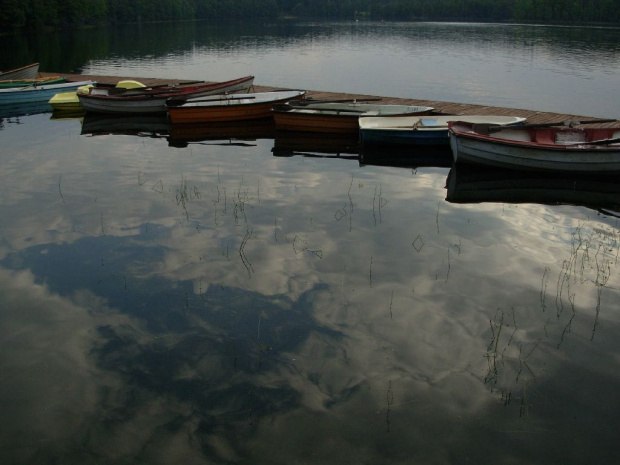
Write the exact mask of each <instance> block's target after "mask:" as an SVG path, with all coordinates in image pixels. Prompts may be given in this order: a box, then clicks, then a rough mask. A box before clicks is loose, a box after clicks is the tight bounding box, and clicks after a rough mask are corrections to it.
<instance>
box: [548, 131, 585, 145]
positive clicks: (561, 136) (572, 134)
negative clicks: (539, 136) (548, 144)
mask: <svg viewBox="0 0 620 465" xmlns="http://www.w3.org/2000/svg"><path fill="white" fill-rule="evenodd" d="M554 142H555V144H556V145H569V144H578V143H579V142H586V132H585V131H584V130H583V129H566V130H562V131H557V132H556V134H555V140H554Z"/></svg>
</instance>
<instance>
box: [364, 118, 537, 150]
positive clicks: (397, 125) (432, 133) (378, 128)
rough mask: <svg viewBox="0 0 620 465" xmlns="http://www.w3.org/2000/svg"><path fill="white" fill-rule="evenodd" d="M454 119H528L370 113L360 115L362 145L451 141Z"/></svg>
mask: <svg viewBox="0 0 620 465" xmlns="http://www.w3.org/2000/svg"><path fill="white" fill-rule="evenodd" d="M454 120H458V121H467V122H470V123H481V124H493V125H498V126H503V125H513V124H521V123H523V122H525V118H521V117H519V116H487V115H459V116H443V115H442V116H384V117H371V116H368V117H363V118H360V119H359V127H360V139H361V141H362V146H401V147H402V146H416V145H448V144H449V140H448V123H449V122H450V121H454Z"/></svg>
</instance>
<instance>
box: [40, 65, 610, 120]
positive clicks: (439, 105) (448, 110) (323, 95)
mask: <svg viewBox="0 0 620 465" xmlns="http://www.w3.org/2000/svg"><path fill="white" fill-rule="evenodd" d="M39 74H40V76H41V77H45V76H58V75H60V76H63V77H65V78H67V80H69V81H87V80H92V81H96V82H100V83H102V84H116V83H117V82H118V81H122V80H129V79H131V80H136V81H140V82H141V83H143V84H145V85H147V86H155V85H162V84H184V83H189V82H195V81H189V80H184V79H161V78H141V77H122V76H93V75H88V74H65V73H39ZM272 90H281V88H278V87H268V86H260V85H254V91H256V92H267V91H272ZM305 90H306V91H307V94H306V96H307V97H309V98H313V99H319V100H349V99H350V100H353V99H357V100H364V99H369V100H376V99H380V100H379V101H378V102H374V103H385V104H401V105H421V106H428V107H433V108H435V113H437V114H445V115H500V116H521V117H523V118H527V122H528V124H544V123H555V122H560V121H580V122H585V121H588V120H596V119H602V118H600V117H596V116H592V115H590V116H583V115H569V114H562V113H552V112H544V111H536V110H526V109H517V108H502V107H494V106H488V105H475V104H468V103H451V102H441V101H437V100H418V99H405V98H396V97H379V96H376V95H362V94H347V93H336V92H324V91H318V90H307V89H305ZM590 126H591V127H620V121H614V122H610V123H597V124H592V125H590Z"/></svg>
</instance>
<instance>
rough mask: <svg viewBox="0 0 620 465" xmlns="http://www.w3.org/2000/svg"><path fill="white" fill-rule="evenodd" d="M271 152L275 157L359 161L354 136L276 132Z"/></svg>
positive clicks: (357, 147)
mask: <svg viewBox="0 0 620 465" xmlns="http://www.w3.org/2000/svg"><path fill="white" fill-rule="evenodd" d="M271 152H272V153H273V155H274V156H275V157H294V156H297V155H299V156H303V157H316V158H343V159H350V160H358V159H359V140H358V137H357V135H356V134H353V135H351V134H335V133H334V134H331V133H311V132H298V131H278V132H277V133H276V136H275V140H274V144H273V149H271Z"/></svg>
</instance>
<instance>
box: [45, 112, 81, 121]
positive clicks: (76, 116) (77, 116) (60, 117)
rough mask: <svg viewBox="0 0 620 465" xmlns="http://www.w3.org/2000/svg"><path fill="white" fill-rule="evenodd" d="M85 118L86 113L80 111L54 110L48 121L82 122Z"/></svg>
mask: <svg viewBox="0 0 620 465" xmlns="http://www.w3.org/2000/svg"><path fill="white" fill-rule="evenodd" d="M85 116H86V112H85V111H81V110H54V111H53V112H52V116H50V119H51V120H56V121H67V120H80V122H83V121H84V117H85Z"/></svg>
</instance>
